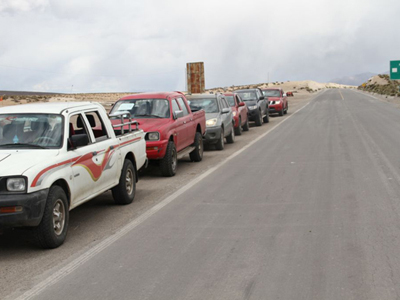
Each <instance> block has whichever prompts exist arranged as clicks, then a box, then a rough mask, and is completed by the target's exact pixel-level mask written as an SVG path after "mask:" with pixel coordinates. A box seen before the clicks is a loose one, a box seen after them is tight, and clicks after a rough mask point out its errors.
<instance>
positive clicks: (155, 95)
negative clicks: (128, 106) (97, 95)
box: [119, 92, 183, 100]
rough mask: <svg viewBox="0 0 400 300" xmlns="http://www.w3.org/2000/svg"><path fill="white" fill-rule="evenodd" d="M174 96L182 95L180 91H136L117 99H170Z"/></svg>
mask: <svg viewBox="0 0 400 300" xmlns="http://www.w3.org/2000/svg"><path fill="white" fill-rule="evenodd" d="M174 96H183V93H182V92H150V93H138V94H132V95H128V96H124V97H122V98H120V99H119V100H129V99H170V98H171V97H174Z"/></svg>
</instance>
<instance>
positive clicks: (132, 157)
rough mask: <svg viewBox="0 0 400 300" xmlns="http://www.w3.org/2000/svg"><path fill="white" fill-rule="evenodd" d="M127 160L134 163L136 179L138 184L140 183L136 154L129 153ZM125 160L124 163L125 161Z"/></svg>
mask: <svg viewBox="0 0 400 300" xmlns="http://www.w3.org/2000/svg"><path fill="white" fill-rule="evenodd" d="M125 159H128V160H130V161H131V162H132V164H133V167H134V168H135V177H136V182H138V180H139V177H138V170H137V165H136V157H135V154H133V153H132V152H128V153H127V154H126V156H125ZM125 159H124V161H125Z"/></svg>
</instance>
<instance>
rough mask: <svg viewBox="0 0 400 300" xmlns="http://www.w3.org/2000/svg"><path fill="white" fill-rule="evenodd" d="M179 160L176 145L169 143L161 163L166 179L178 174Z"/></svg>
mask: <svg viewBox="0 0 400 300" xmlns="http://www.w3.org/2000/svg"><path fill="white" fill-rule="evenodd" d="M177 165H178V158H177V153H176V148H175V144H174V142H172V141H169V142H168V146H167V151H166V152H165V156H164V158H163V159H162V160H161V161H160V168H161V174H162V175H163V176H165V177H171V176H174V175H175V174H176V167H177Z"/></svg>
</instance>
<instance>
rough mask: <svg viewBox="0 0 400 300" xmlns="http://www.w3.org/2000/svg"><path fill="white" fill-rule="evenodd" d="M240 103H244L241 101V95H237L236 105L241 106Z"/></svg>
mask: <svg viewBox="0 0 400 300" xmlns="http://www.w3.org/2000/svg"><path fill="white" fill-rule="evenodd" d="M240 102H242V99H240V96H239V95H236V104H237V105H239V103H240Z"/></svg>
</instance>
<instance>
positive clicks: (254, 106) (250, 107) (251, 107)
mask: <svg viewBox="0 0 400 300" xmlns="http://www.w3.org/2000/svg"><path fill="white" fill-rule="evenodd" d="M249 109H257V105H253V106H249Z"/></svg>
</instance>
